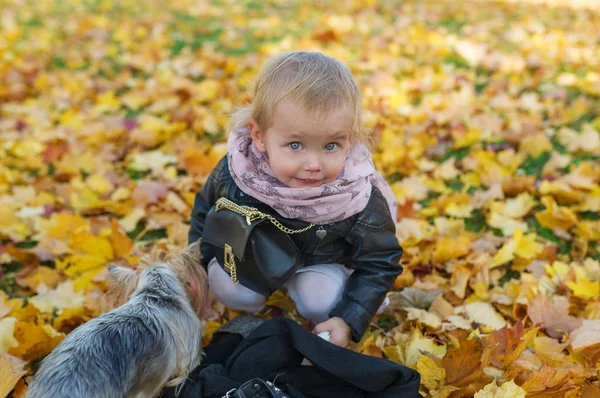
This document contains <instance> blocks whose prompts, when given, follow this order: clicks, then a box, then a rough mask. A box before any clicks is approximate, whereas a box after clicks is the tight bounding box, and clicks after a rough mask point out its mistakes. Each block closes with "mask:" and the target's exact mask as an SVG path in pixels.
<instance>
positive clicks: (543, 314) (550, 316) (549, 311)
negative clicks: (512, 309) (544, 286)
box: [527, 294, 581, 338]
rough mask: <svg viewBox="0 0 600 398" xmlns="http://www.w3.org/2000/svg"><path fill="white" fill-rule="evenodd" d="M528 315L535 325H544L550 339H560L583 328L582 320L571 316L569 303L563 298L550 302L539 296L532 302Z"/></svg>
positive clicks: (543, 328) (556, 298) (543, 327)
mask: <svg viewBox="0 0 600 398" xmlns="http://www.w3.org/2000/svg"><path fill="white" fill-rule="evenodd" d="M527 315H528V316H529V318H530V319H531V321H532V322H533V323H535V324H540V325H542V330H544V331H545V332H546V333H547V334H548V336H550V337H555V338H560V337H562V335H563V334H564V333H569V332H572V331H573V330H575V329H577V328H578V327H579V326H581V319H578V318H575V317H572V316H569V301H568V300H567V298H566V297H562V296H558V297H555V298H554V300H552V301H549V300H548V298H546V296H544V295H543V294H538V295H537V296H536V297H534V298H533V300H531V305H530V306H529V308H528V309H527Z"/></svg>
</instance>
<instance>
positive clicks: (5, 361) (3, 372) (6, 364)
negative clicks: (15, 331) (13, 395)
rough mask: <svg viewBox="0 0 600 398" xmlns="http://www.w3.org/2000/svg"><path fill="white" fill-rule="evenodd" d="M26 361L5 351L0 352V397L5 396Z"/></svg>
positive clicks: (22, 370) (13, 384)
mask: <svg viewBox="0 0 600 398" xmlns="http://www.w3.org/2000/svg"><path fill="white" fill-rule="evenodd" d="M26 364H27V361H23V360H21V359H19V358H16V357H14V356H12V355H9V354H7V353H5V352H0V397H7V396H8V394H9V393H10V392H11V391H12V389H13V388H14V387H15V385H16V384H17V381H19V379H20V378H21V377H23V376H24V375H26V374H27V371H26V370H24V367H25V365H26Z"/></svg>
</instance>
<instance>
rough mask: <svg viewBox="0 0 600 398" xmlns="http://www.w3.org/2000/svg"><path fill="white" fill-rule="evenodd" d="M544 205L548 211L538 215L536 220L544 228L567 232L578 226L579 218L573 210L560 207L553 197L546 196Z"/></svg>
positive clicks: (543, 201)
mask: <svg viewBox="0 0 600 398" xmlns="http://www.w3.org/2000/svg"><path fill="white" fill-rule="evenodd" d="M542 203H543V204H544V206H546V209H545V210H544V211H543V212H538V213H536V214H535V218H536V219H537V220H538V221H539V223H540V224H541V225H543V226H544V227H546V228H550V229H554V228H560V229H562V230H565V231H566V230H568V229H569V228H571V227H572V226H573V225H575V224H577V221H578V218H577V215H576V214H575V213H574V212H573V210H571V209H569V208H568V207H563V206H558V205H557V204H556V202H555V201H554V199H553V198H552V197H550V196H544V197H543V198H542Z"/></svg>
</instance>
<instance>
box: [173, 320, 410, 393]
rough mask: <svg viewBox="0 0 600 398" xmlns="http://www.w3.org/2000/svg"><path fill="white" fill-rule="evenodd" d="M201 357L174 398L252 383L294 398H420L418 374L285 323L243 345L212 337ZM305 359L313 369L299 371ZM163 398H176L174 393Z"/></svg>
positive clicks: (266, 326)
mask: <svg viewBox="0 0 600 398" xmlns="http://www.w3.org/2000/svg"><path fill="white" fill-rule="evenodd" d="M234 345H237V347H235V349H232V348H233V346H234ZM205 352H206V357H205V358H204V360H203V364H202V365H201V366H199V367H198V368H196V369H195V370H194V371H193V372H191V373H190V375H189V377H188V380H187V381H186V382H185V384H184V385H183V387H181V391H180V393H179V395H177V397H179V398H199V397H206V398H221V397H222V396H223V395H225V393H226V392H227V391H229V390H231V389H232V388H236V387H238V386H239V385H240V384H242V383H243V382H245V381H247V380H250V379H252V378H255V377H259V378H262V379H265V380H271V381H272V380H274V379H276V378H277V379H276V381H275V384H276V385H277V386H278V387H280V388H281V389H282V390H283V391H285V392H286V393H287V394H288V395H289V396H290V397H292V398H305V397H315V398H320V397H323V398H325V397H327V398H336V397H340V398H342V397H344V398H376V397H377V398H392V397H418V396H419V384H420V375H419V373H418V372H416V371H414V370H412V369H410V368H407V367H404V366H401V365H399V364H397V363H394V362H391V361H388V360H385V359H381V358H374V357H370V356H367V355H363V354H359V353H357V352H354V351H351V350H348V349H345V348H341V347H337V346H335V345H333V344H330V343H328V342H326V341H325V340H323V339H321V338H320V337H318V336H316V335H313V334H311V333H310V332H308V331H306V330H304V329H303V328H302V327H301V326H300V325H299V324H297V323H296V322H294V321H292V320H291V319H287V318H283V317H281V318H276V319H272V320H270V321H266V322H264V323H263V324H261V325H260V326H258V327H257V328H256V329H255V330H254V331H253V332H252V333H250V335H249V336H248V337H247V338H245V339H242V338H241V336H240V335H238V334H230V333H219V334H216V335H215V338H214V339H213V341H212V342H211V344H209V345H208V346H207V347H206V349H205ZM228 353H229V354H228ZM225 358H226V359H225ZM304 358H308V359H309V360H310V361H311V362H312V363H313V364H314V365H315V366H302V365H300V363H301V362H302V360H303V359H304ZM164 396H165V397H169V398H171V397H173V398H174V397H175V396H176V395H175V390H174V388H170V389H166V390H165V395H164Z"/></svg>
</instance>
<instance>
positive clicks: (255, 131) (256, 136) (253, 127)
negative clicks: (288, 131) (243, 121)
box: [248, 119, 267, 152]
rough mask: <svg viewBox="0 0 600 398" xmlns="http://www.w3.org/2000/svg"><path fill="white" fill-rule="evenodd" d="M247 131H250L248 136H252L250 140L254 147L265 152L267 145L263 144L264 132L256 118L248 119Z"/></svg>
mask: <svg viewBox="0 0 600 398" xmlns="http://www.w3.org/2000/svg"><path fill="white" fill-rule="evenodd" d="M248 131H249V132H250V137H252V142H253V143H254V146H255V147H256V149H258V150H259V151H261V152H266V151H267V147H266V145H265V138H264V133H263V132H262V131H261V130H260V127H259V126H258V123H257V122H256V120H254V119H250V120H248Z"/></svg>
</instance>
